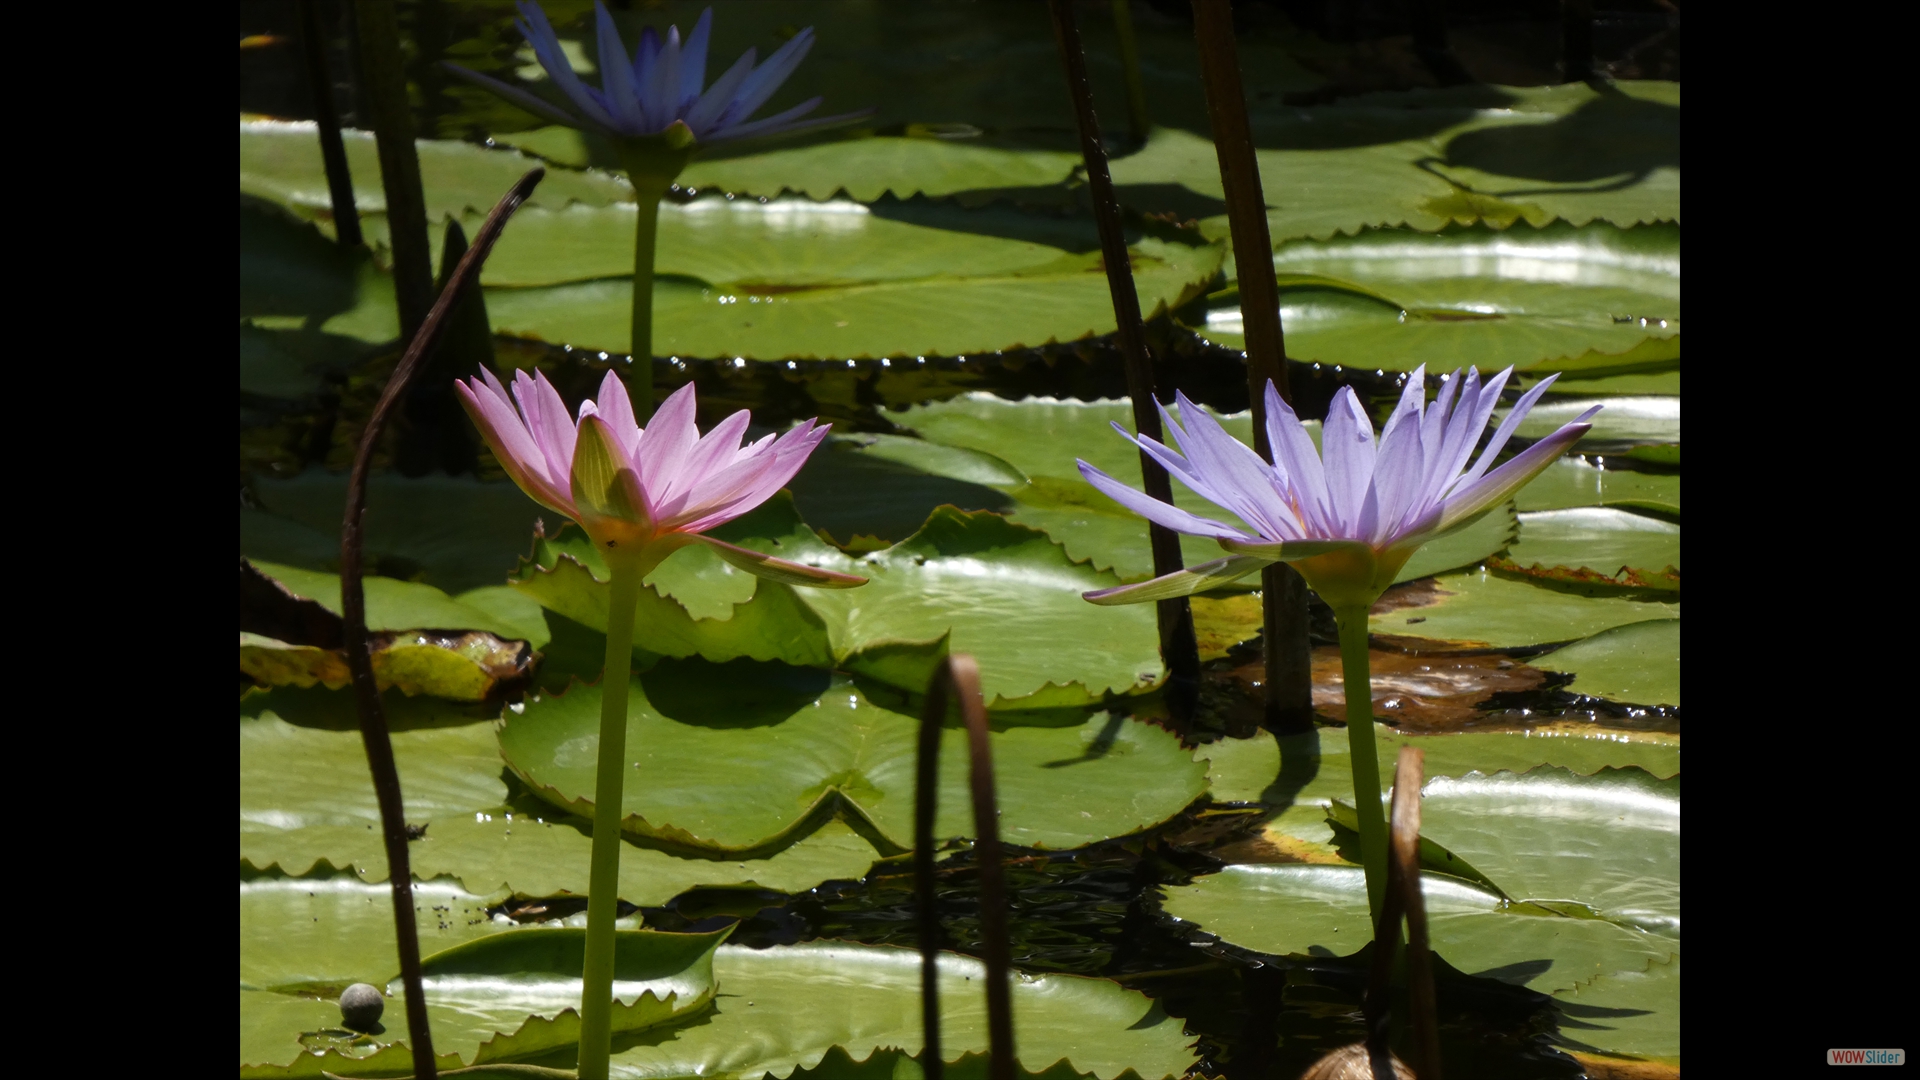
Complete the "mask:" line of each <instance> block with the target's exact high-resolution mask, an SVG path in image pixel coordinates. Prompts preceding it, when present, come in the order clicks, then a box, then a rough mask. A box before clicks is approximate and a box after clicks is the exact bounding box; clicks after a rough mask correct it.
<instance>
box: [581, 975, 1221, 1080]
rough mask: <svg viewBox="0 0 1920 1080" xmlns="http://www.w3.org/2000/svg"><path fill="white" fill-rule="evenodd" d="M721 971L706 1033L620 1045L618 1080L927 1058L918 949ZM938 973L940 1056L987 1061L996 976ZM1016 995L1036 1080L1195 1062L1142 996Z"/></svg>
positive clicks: (1078, 984) (1085, 991)
mask: <svg viewBox="0 0 1920 1080" xmlns="http://www.w3.org/2000/svg"><path fill="white" fill-rule="evenodd" d="M713 970H714V976H715V978H716V979H717V980H718V981H719V983H720V986H721V992H720V994H719V996H718V997H717V998H716V1000H715V1002H714V1007H713V1009H712V1010H711V1011H710V1012H709V1013H707V1014H706V1015H705V1016H704V1017H702V1020H701V1022H699V1023H696V1024H690V1025H687V1026H685V1027H680V1028H676V1029H674V1030H673V1031H672V1032H671V1033H665V1032H663V1033H659V1034H655V1035H642V1036H640V1037H638V1038H636V1039H631V1040H620V1041H619V1042H617V1043H616V1044H615V1053H614V1055H613V1075H614V1076H616V1077H622V1078H631V1080H639V1078H647V1080H666V1078H669V1077H686V1076H742V1077H746V1076H754V1077H757V1076H762V1075H765V1074H772V1075H774V1076H785V1075H787V1074H788V1073H790V1072H791V1071H792V1070H794V1069H796V1068H802V1069H811V1068H817V1067H819V1066H820V1064H821V1062H822V1061H823V1060H825V1059H826V1058H827V1056H828V1054H829V1053H830V1052H831V1051H832V1050H833V1048H835V1047H839V1048H841V1049H842V1050H843V1051H845V1053H846V1054H847V1056H848V1057H849V1058H852V1059H858V1060H862V1061H864V1060H867V1058H868V1056H869V1055H871V1054H873V1053H874V1052H875V1051H876V1050H882V1049H898V1050H900V1051H903V1052H905V1053H907V1054H917V1053H919V1052H920V1050H921V1048H922V1046H923V1045H924V1043H923V1042H922V1038H921V1034H922V1033H921V1026H920V993H919V988H920V954H919V953H918V952H916V951H914V950H912V949H901V948H894V947H891V946H885V945H849V944H843V943H840V942H826V941H821V942H810V943H807V944H803V945H787V946H775V947H773V948H770V949H746V948H740V947H736V946H722V947H721V949H720V951H719V953H718V955H717V956H716V957H715V958H714V967H713ZM938 971H939V979H940V1016H941V1019H940V1050H941V1056H942V1057H943V1058H945V1059H946V1060H948V1061H954V1060H957V1059H959V1058H960V1057H961V1056H962V1055H963V1054H975V1055H977V1054H981V1053H984V1052H985V1051H986V1049H987V1013H986V994H985V990H984V985H985V984H984V980H985V976H986V969H985V966H984V965H983V964H981V962H980V961H978V960H975V959H973V958H971V957H965V956H956V955H954V954H952V953H941V954H940V956H939V962H938ZM1011 990H1012V1002H1013V1022H1014V1028H1015V1030H1016V1031H1017V1032H1018V1033H1019V1045H1018V1047H1017V1049H1016V1053H1017V1055H1018V1061H1019V1065H1020V1067H1021V1068H1022V1069H1023V1070H1025V1071H1027V1072H1038V1071H1040V1070H1043V1069H1046V1068H1048V1067H1049V1066H1052V1065H1053V1064H1055V1063H1056V1062H1059V1061H1062V1060H1063V1059H1064V1060H1065V1061H1066V1062H1067V1063H1068V1065H1069V1067H1070V1068H1071V1069H1072V1070H1074V1071H1075V1072H1079V1073H1091V1074H1092V1075H1094V1076H1096V1077H1100V1078H1102V1080H1112V1078H1115V1077H1118V1076H1119V1075H1121V1074H1122V1073H1124V1072H1126V1071H1127V1070H1129V1069H1130V1070H1132V1071H1133V1073H1134V1074H1135V1075H1137V1076H1140V1077H1143V1078H1145V1080H1163V1078H1168V1077H1176V1076H1181V1075H1184V1074H1185V1072H1186V1070H1187V1069H1188V1068H1189V1067H1190V1066H1191V1065H1192V1064H1193V1062H1194V1053H1193V1051H1192V1050H1190V1049H1189V1048H1188V1044H1189V1043H1190V1042H1191V1041H1192V1039H1191V1038H1190V1037H1189V1036H1188V1035H1187V1034H1186V1033H1185V1032H1184V1031H1183V1030H1182V1027H1181V1023H1180V1021H1179V1020H1178V1019H1175V1018H1173V1017H1170V1016H1168V1015H1167V1014H1166V1012H1165V1011H1164V1010H1162V1009H1161V1007H1160V1005H1159V1004H1158V1003H1157V1002H1155V1001H1153V1000H1152V999H1150V998H1148V997H1147V996H1146V995H1144V994H1142V993H1140V992H1139V991H1137V990H1126V989H1122V988H1121V987H1120V986H1118V985H1116V984H1115V983H1112V982H1109V981H1107V980H1105V979H1090V978H1085V977H1081V976H1075V975H1026V974H1016V975H1015V976H1014V977H1013V979H1012V980H1011ZM905 1068H906V1069H912V1068H913V1067H912V1066H906V1067H905ZM904 1071H905V1070H903V1072H904ZM890 1075H898V1074H890ZM907 1075H912V1074H911V1073H907ZM1049 1075H1052V1074H1049Z"/></svg>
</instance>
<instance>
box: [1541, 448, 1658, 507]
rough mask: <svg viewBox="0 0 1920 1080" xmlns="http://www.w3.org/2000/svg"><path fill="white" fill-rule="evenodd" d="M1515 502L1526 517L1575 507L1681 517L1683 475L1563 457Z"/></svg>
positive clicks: (1547, 469) (1550, 466)
mask: <svg viewBox="0 0 1920 1080" xmlns="http://www.w3.org/2000/svg"><path fill="white" fill-rule="evenodd" d="M1514 502H1515V504H1516V505H1517V506H1518V507H1519V510H1520V512H1521V513H1523V514H1525V513H1529V512H1532V511H1538V510H1565V509H1568V508H1569V507H1575V506H1616V507H1620V508H1621V509H1624V510H1644V511H1648V512H1650V513H1653V514H1656V515H1661V516H1665V517H1671V518H1678V517H1679V516H1680V476H1679V474H1678V473H1646V472H1636V471H1631V470H1627V469H1603V468H1601V467H1599V466H1597V465H1591V464H1588V463H1587V462H1586V461H1585V460H1583V459H1581V458H1578V457H1563V458H1560V459H1559V460H1557V461H1555V462H1554V463H1553V464H1551V465H1549V466H1547V468H1546V470H1545V471H1544V472H1542V473H1541V474H1540V475H1539V476H1536V477H1534V478H1533V479H1532V480H1531V481H1529V482H1528V483H1527V486H1526V487H1523V488H1521V489H1520V490H1519V492H1518V493H1517V494H1515V495H1514Z"/></svg>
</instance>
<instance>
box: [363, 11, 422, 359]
mask: <svg viewBox="0 0 1920 1080" xmlns="http://www.w3.org/2000/svg"><path fill="white" fill-rule="evenodd" d="M353 2H354V9H353V10H354V16H355V23H356V26H357V29H358V37H359V39H360V40H359V46H360V48H359V55H360V101H361V105H362V111H363V112H364V113H365V115H366V119H367V120H368V121H369V122H370V123H371V124H372V127H373V135H374V144H375V146H376V147H377V148H378V150H379V153H380V186H381V188H382V189H383V190H384V191H385V192H386V196H387V243H388V244H389V245H390V246H391V247H392V249H393V293H394V300H395V302H396V303H397V304H398V306H399V308H400V340H401V341H403V342H410V341H412V340H413V339H414V336H415V335H416V334H418V333H419V332H420V328H421V327H422V326H423V325H424V324H425V321H426V317H427V309H428V307H430V306H432V304H433V252H432V250H431V249H430V248H429V247H428V245H427V201H426V195H425V194H424V192H423V191H422V189H421V186H420V155H419V154H418V152H416V151H415V149H414V145H413V114H412V113H411V112H410V111H409V109H408V105H407V77H406V73H405V72H404V71H403V70H402V69H401V63H400V24H399V20H398V17H397V15H396V13H395V9H394V5H393V4H392V3H391V2H389V0H353Z"/></svg>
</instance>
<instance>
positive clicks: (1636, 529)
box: [1494, 506, 1680, 592]
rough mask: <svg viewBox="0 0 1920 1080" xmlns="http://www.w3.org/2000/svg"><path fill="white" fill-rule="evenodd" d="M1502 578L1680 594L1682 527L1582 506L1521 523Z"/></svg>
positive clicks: (1538, 515)
mask: <svg viewBox="0 0 1920 1080" xmlns="http://www.w3.org/2000/svg"><path fill="white" fill-rule="evenodd" d="M1520 523H1521V530H1520V541H1519V542H1518V543H1516V544H1514V545H1513V547H1512V549H1511V550H1510V551H1509V552H1508V553H1507V557H1506V558H1505V559H1502V560H1500V561H1499V562H1498V563H1496V564H1494V565H1495V567H1496V568H1497V569H1499V570H1501V571H1502V572H1504V573H1512V574H1522V575H1525V576H1528V577H1535V578H1541V579H1544V580H1549V581H1564V582H1569V583H1573V584H1578V585H1585V586H1591V587H1599V588H1604V587H1607V586H1618V587H1624V588H1640V589H1644V588H1657V589H1667V590H1671V591H1676V592H1677V591H1678V590H1679V588H1680V526H1678V525H1674V524H1671V523H1669V522H1665V521H1660V520H1657V519H1655V518H1650V517H1645V516H1643V515H1640V514H1635V513H1631V512H1629V511H1626V510H1619V509H1614V508H1611V507H1603V506H1580V507H1573V508H1570V509H1566V510H1543V511H1539V512H1537V513H1532V514H1523V515H1521V518H1520Z"/></svg>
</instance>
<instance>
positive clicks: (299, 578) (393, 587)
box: [253, 562, 546, 641]
mask: <svg viewBox="0 0 1920 1080" xmlns="http://www.w3.org/2000/svg"><path fill="white" fill-rule="evenodd" d="M253 565H254V566H255V568H257V569H258V570H259V571H260V572H261V573H263V574H265V575H267V576H268V577H270V578H273V579H274V580H275V581H278V582H279V583H280V584H282V585H284V586H286V587H287V589H288V590H289V591H290V592H292V593H293V594H294V595H295V596H301V597H306V598H308V599H311V600H314V601H316V602H318V603H319V604H320V606H321V607H324V608H326V609H327V610H328V611H331V612H333V613H334V614H335V615H338V614H340V576H339V575H338V574H325V573H320V572H317V571H313V570H301V569H299V568H297V567H292V566H281V565H279V564H277V563H270V562H255V563H254V564H253ZM361 580H362V587H363V588H364V590H365V592H366V598H367V629H368V630H370V631H376V632H377V631H381V630H423V629H432V630H484V631H486V632H488V633H490V634H495V635H497V636H499V637H502V638H510V639H517V640H522V641H524V640H528V639H530V638H534V637H538V636H540V635H541V634H542V633H544V631H545V629H546V627H545V626H544V625H539V624H534V623H531V622H530V620H529V619H528V618H527V617H526V616H527V614H528V613H527V612H526V611H525V610H524V609H522V610H519V611H512V610H508V611H507V613H506V614H505V615H504V616H503V615H502V614H501V609H499V608H498V607H497V606H496V607H495V609H494V610H482V609H481V608H478V607H469V606H468V605H466V604H463V603H461V602H460V601H458V600H455V599H454V598H453V597H451V596H448V595H447V594H446V593H443V592H441V591H440V590H439V589H436V588H434V587H433V586H431V585H423V584H420V583H419V582H414V581H399V580H397V579H394V578H386V577H375V576H371V575H369V576H368V577H365V578H363V579H361Z"/></svg>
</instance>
